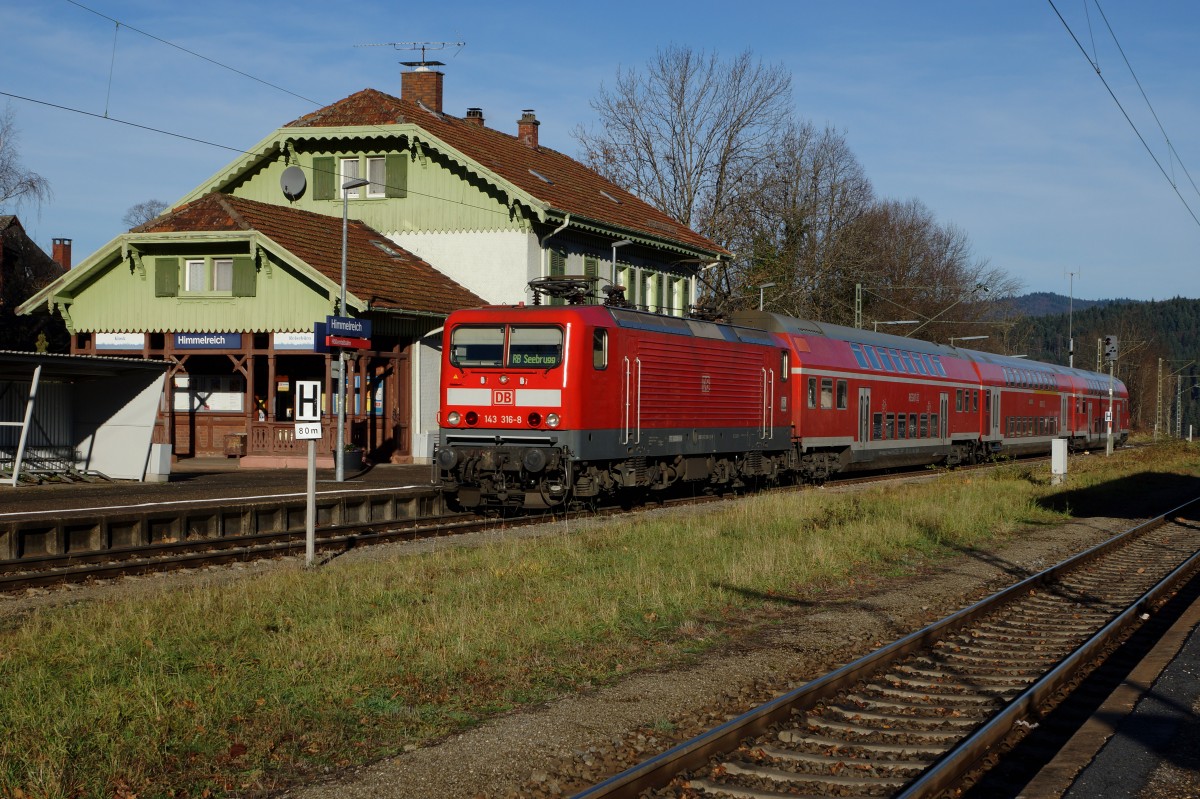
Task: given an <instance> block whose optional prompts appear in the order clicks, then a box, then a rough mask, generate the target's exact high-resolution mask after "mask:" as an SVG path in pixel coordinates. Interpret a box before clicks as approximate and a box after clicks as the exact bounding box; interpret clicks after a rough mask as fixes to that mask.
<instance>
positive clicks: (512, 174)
mask: <svg viewBox="0 0 1200 799" xmlns="http://www.w3.org/2000/svg"><path fill="white" fill-rule="evenodd" d="M404 123H411V124H414V125H418V126H420V127H421V128H424V129H425V130H427V131H428V132H429V133H431V134H433V135H434V136H436V137H437V138H438V139H440V140H441V141H443V142H445V143H446V144H448V145H449V146H451V147H453V148H455V149H456V150H458V151H459V152H461V153H463V154H464V155H466V156H467V157H468V158H471V159H473V160H474V161H475V162H476V163H478V164H479V165H480V166H481V167H483V168H484V169H487V170H490V171H492V172H493V173H495V174H496V175H498V176H500V177H502V178H503V179H505V180H507V181H508V182H509V183H511V184H513V185H514V186H516V187H517V188H519V189H521V190H522V191H524V192H526V193H528V194H529V195H531V196H533V197H535V198H537V199H538V200H540V201H541V202H543V203H546V204H547V205H549V206H550V207H551V208H553V209H554V210H557V211H559V212H561V213H570V214H571V215H572V216H576V217H583V218H585V219H590V220H592V221H594V222H599V223H602V224H606V225H609V226H613V227H616V228H619V229H626V230H629V231H632V232H636V233H641V234H644V235H645V236H647V237H650V238H654V239H659V240H666V241H668V242H674V243H676V244H682V245H684V246H685V247H687V248H688V249H694V250H700V251H701V252H705V253H713V254H722V255H726V254H728V251H727V250H725V249H723V248H721V247H720V246H718V245H717V244H716V243H715V242H713V241H710V240H709V239H707V238H705V237H704V236H701V235H700V234H699V233H696V232H695V231H694V230H691V229H690V228H688V227H687V226H685V225H682V224H680V223H679V222H677V221H676V220H675V219H673V218H672V217H670V216H668V215H667V214H665V213H663V212H662V211H660V210H658V209H657V208H654V207H653V206H651V205H650V204H648V203H646V202H645V201H643V200H641V199H640V198H638V197H636V196H634V195H633V194H630V193H629V192H627V191H625V190H624V189H621V188H620V187H618V186H617V185H616V184H615V183H613V182H611V181H609V180H607V179H605V178H603V177H601V176H600V175H599V174H597V173H596V172H594V171H592V170H591V169H589V168H588V167H586V166H584V165H583V164H581V163H579V162H578V161H576V160H575V159H573V158H571V157H570V156H567V155H564V154H562V153H560V152H558V151H556V150H552V149H550V148H548V147H541V146H539V147H537V148H531V147H528V146H526V145H525V144H523V143H522V142H521V141H520V140H519V139H518V138H517V137H516V136H511V135H509V134H507V133H502V132H500V131H498V130H493V129H492V128H488V127H484V126H483V125H478V124H475V123H473V122H468V121H466V120H464V119H461V118H459V117H454V116H450V115H449V114H445V113H440V114H439V113H435V112H433V111H431V110H429V109H427V108H425V107H423V106H421V105H418V104H417V103H414V102H409V101H407V100H402V99H400V98H399V97H393V96H392V95H390V94H385V93H383V92H381V91H378V90H376V89H364V90H363V91H360V92H357V93H355V94H352V95H350V96H349V97H347V98H345V99H343V100H339V101H338V102H336V103H333V104H332V105H329V106H326V107H325V108H321V109H319V110H317V111H314V112H312V113H311V114H307V115H305V116H302V117H300V118H299V119H297V120H294V121H293V122H289V123H288V124H287V125H285V126H284V127H297V128H299V127H351V126H360V127H372V126H374V127H383V126H388V125H395V124H404ZM539 175H541V176H544V177H545V178H547V179H549V181H551V182H546V181H545V180H543V179H542V178H541V177H539ZM605 194H608V195H609V196H607V197H606V196H605Z"/></svg>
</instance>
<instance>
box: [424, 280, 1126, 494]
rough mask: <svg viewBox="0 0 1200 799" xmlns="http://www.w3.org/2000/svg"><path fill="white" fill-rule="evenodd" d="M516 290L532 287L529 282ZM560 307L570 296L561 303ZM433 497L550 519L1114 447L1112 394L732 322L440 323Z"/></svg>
mask: <svg viewBox="0 0 1200 799" xmlns="http://www.w3.org/2000/svg"><path fill="white" fill-rule="evenodd" d="M535 282H536V281H535ZM574 296H575V298H576V299H577V300H578V299H579V298H580V297H581V296H582V295H581V294H576V295H574ZM440 394H441V407H440V412H439V428H440V430H439V440H438V444H437V446H436V448H435V452H434V458H433V469H434V478H435V482H440V484H441V486H442V489H443V491H444V492H446V494H447V495H448V496H449V497H450V498H451V499H453V500H454V501H455V502H456V503H457V504H459V505H460V506H462V507H466V508H480V509H485V508H553V507H558V506H563V505H564V504H567V503H569V502H572V501H590V500H594V499H596V498H599V497H602V496H606V495H617V494H619V493H620V492H623V491H653V490H660V489H665V488H668V487H669V486H671V485H673V484H675V483H678V482H680V481H686V482H692V483H696V484H702V485H703V486H704V487H711V488H713V489H721V488H731V487H739V486H742V485H744V484H746V483H748V482H756V481H757V482H762V481H767V482H773V481H779V480H785V479H794V480H803V481H809V482H822V481H824V480H826V479H827V478H829V477H830V476H831V475H834V474H840V473H847V472H854V471H863V470H873V469H882V468H892V467H904V466H921V465H930V464H945V465H956V464H960V463H975V462H979V461H981V460H984V459H987V458H990V457H994V456H998V455H1005V454H1013V455H1018V454H1029V453H1039V452H1049V451H1050V447H1051V442H1052V441H1053V440H1054V439H1056V438H1063V439H1066V440H1067V441H1068V442H1069V445H1070V447H1071V448H1072V449H1073V450H1076V451H1079V450H1087V449H1094V448H1099V447H1104V446H1105V445H1106V436H1107V435H1109V432H1108V425H1107V417H1106V414H1107V413H1108V412H1109V411H1110V410H1111V418H1112V432H1111V435H1112V436H1113V437H1114V441H1115V442H1116V443H1122V442H1124V441H1125V439H1126V438H1127V437H1128V435H1129V395H1128V391H1127V390H1126V387H1125V385H1124V384H1123V383H1121V382H1120V381H1119V380H1115V381H1113V383H1112V386H1111V394H1110V384H1109V376H1108V375H1104V374H1100V373H1097V372H1089V371H1085V370H1083V369H1072V368H1068V367H1064V366H1057V365H1054V364H1047V363H1038V362H1033V361H1029V360H1025V359H1023V358H1014V357H1010V356H1003V355H995V354H992V353H987V352H978V351H974V350H969V349H963V348H960V347H953V346H948V345H943V344H935V343H931V342H927V341H920V340H917V339H912V338H904V337H900V336H893V335H888V334H884V333H877V332H872V331H869V330H860V329H857V328H849V327H842V326H839V325H830V324H825V323H823V322H814V321H807V320H801V319H792V318H789V317H787V316H781V315H779V314H774V313H768V312H763V311H742V312H737V313H735V314H734V315H733V317H732V318H731V320H730V321H729V322H728V323H724V322H715V321H707V320H704V319H699V318H679V317H672V316H664V315H661V314H655V313H648V312H645V311H640V310H636V309H634V308H632V307H628V305H627V304H626V303H624V302H623V300H622V299H621V297H620V292H619V289H618V290H617V292H616V294H615V296H611V297H610V302H608V303H606V304H603V305H600V304H595V305H593V304H566V305H537V304H535V305H524V304H522V305H515V306H493V307H485V308H478V309H471V310H462V311H457V312H455V313H453V314H451V315H450V317H449V319H448V320H447V322H446V325H445V328H444V332H443V355H442V369H441V387H440Z"/></svg>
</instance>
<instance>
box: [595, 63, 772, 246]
mask: <svg viewBox="0 0 1200 799" xmlns="http://www.w3.org/2000/svg"><path fill="white" fill-rule="evenodd" d="M790 97H791V77H790V76H789V75H788V73H787V72H786V71H784V69H783V68H782V67H780V66H764V65H763V64H762V63H761V62H759V61H757V60H755V58H754V57H753V55H752V54H751V52H750V51H749V50H747V51H745V52H743V53H741V54H740V55H738V56H736V57H735V58H734V59H733V60H732V61H722V60H721V59H720V57H719V56H718V54H717V53H715V52H712V53H709V52H705V51H703V50H700V51H697V50H693V49H692V48H690V47H681V46H671V47H668V48H666V49H664V50H660V51H659V52H658V53H657V55H656V56H655V57H654V58H653V59H652V60H651V61H650V62H649V63H648V64H647V65H646V67H645V69H644V70H641V71H638V70H634V69H628V70H625V69H622V70H618V72H617V79H616V85H615V86H614V87H613V89H612V90H611V91H610V90H608V89H605V88H603V87H601V89H600V94H599V96H598V97H597V98H596V99H595V100H593V101H592V108H593V109H595V111H596V113H597V114H599V116H600V128H599V130H597V131H595V132H592V131H589V130H586V129H584V128H583V127H582V126H579V127H576V128H575V130H574V131H573V132H572V135H573V136H574V137H575V139H576V140H578V141H579V143H580V145H581V146H582V147H583V154H582V160H583V161H584V162H585V163H587V164H588V165H589V166H591V167H592V168H593V169H595V170H596V171H598V172H600V173H601V174H602V175H604V176H605V177H607V178H609V179H610V180H612V181H613V182H615V183H617V184H619V185H621V186H623V187H625V188H626V189H628V190H629V191H631V192H633V193H634V194H637V195H638V196H640V197H642V198H643V199H645V200H646V201H647V202H649V203H651V204H652V205H654V206H655V207H657V208H659V209H661V210H663V211H664V212H666V213H668V214H670V215H671V216H672V217H674V218H675V219H677V220H679V221H680V222H682V223H683V224H685V225H688V226H689V227H691V228H693V229H694V230H696V231H698V232H700V233H702V234H704V235H705V236H708V237H709V238H710V239H712V240H713V241H715V242H717V243H718V244H721V245H722V246H724V245H725V244H726V243H727V242H728V241H730V239H731V237H732V235H733V231H734V230H735V229H736V228H737V226H738V224H739V222H738V220H736V219H734V218H733V217H732V215H731V213H730V212H731V204H732V202H733V198H734V196H735V194H736V192H737V190H738V187H739V186H740V185H741V183H742V182H743V181H744V180H746V179H747V177H748V176H750V175H752V174H753V173H754V172H755V171H756V170H757V169H759V167H760V166H761V164H762V163H763V162H764V161H765V160H766V159H769V158H770V157H772V155H773V154H774V152H775V149H776V142H777V141H778V139H779V136H780V132H781V131H782V130H783V128H784V126H785V124H786V122H787V120H788V118H789V113H790V108H789V100H790Z"/></svg>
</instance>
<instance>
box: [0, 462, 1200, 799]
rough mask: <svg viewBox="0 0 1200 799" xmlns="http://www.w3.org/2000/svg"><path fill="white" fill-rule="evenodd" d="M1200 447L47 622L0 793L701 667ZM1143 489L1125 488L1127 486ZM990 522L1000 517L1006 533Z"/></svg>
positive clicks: (556, 540) (183, 771)
mask: <svg viewBox="0 0 1200 799" xmlns="http://www.w3.org/2000/svg"><path fill="white" fill-rule="evenodd" d="M1195 453H1196V450H1195V449H1192V448H1188V447H1185V446H1181V445H1176V446H1167V447H1159V448H1156V449H1155V450H1154V451H1153V452H1151V453H1143V452H1140V451H1139V452H1124V453H1121V454H1120V456H1119V457H1116V458H1111V459H1106V458H1103V457H1096V456H1092V457H1090V458H1077V459H1075V460H1074V461H1073V463H1072V470H1073V473H1072V478H1071V483H1070V484H1069V486H1068V487H1067V488H1065V489H1063V488H1052V487H1051V486H1050V485H1049V475H1048V471H1047V469H1046V467H1028V466H1015V465H1014V466H1007V467H1002V468H1000V469H998V470H995V471H993V472H991V473H989V474H987V475H985V476H982V477H977V476H971V475H967V474H961V473H950V474H947V475H944V476H943V477H942V479H940V480H937V481H935V482H933V483H930V484H922V485H907V486H900V487H883V488H875V489H869V490H864V491H859V492H853V493H849V492H848V493H835V492H831V491H804V492H793V493H777V494H771V495H763V496H757V497H752V498H749V499H746V500H743V501H739V502H735V503H728V504H724V505H720V506H709V507H708V508H706V509H704V510H702V511H698V512H691V513H686V514H680V515H665V514H647V515H642V516H635V517H630V518H628V519H626V520H623V521H618V522H615V523H612V524H606V525H597V526H594V527H588V528H587V529H584V530H582V531H573V532H570V533H569V534H562V535H553V536H548V537H543V538H537V539H520V540H506V541H502V542H497V543H495V544H492V545H488V546H484V547H479V548H470V549H456V548H448V549H441V550H438V551H436V552H435V553H433V554H428V555H422V556H420V557H397V558H394V559H389V560H382V561H367V560H364V561H361V562H358V563H354V564H345V565H342V566H339V567H336V568H323V569H319V570H313V571H303V570H276V571H272V572H270V573H268V574H266V575H265V576H259V577H256V578H252V579H246V580H242V581H236V582H232V583H230V584H227V585H224V586H222V587H221V588H220V589H219V590H216V589H207V590H194V589H193V590H175V591H167V592H163V593H161V594H160V595H158V596H157V597H156V598H149V599H146V598H143V599H140V600H139V601H137V602H124V601H122V602H111V603H104V604H80V605H77V606H74V607H67V608H59V609H55V610H49V611H43V612H39V613H37V614H35V615H34V616H32V617H30V618H28V619H26V620H25V621H24V623H23V624H22V625H20V627H19V628H18V629H12V630H8V631H5V632H3V633H0V794H3V795H5V796H29V797H69V796H131V795H132V794H133V793H137V794H138V795H139V796H142V797H147V796H203V795H206V794H205V792H209V794H212V795H220V794H225V793H230V792H238V793H245V792H255V791H258V790H262V789H264V788H269V787H272V786H273V785H277V784H280V783H283V782H289V781H293V780H296V779H302V778H303V777H304V776H305V775H307V774H311V773H314V772H319V771H321V770H323V769H326V768H329V767H335V766H345V765H350V764H354V763H361V762H365V761H369V760H372V759H375V758H378V757H380V756H383V755H386V754H388V753H393V752H396V751H398V750H400V749H401V748H403V747H404V746H405V745H409V744H415V743H419V742H422V741H426V740H429V739H431V738H435V737H437V736H440V735H445V734H447V733H450V732H452V731H454V730H458V729H462V728H463V727H465V726H469V725H471V724H473V723H476V722H477V721H479V720H480V719H483V718H486V717H487V716H489V715H491V714H494V713H497V712H500V711H504V710H507V709H510V708H514V707H518V706H522V705H526V704H528V703H533V702H538V701H544V700H546V699H548V698H552V697H554V696H556V695H561V694H563V693H564V692H571V691H575V690H579V689H580V688H582V687H586V686H590V685H594V684H596V683H599V682H604V681H609V680H612V679H614V678H615V677H618V676H619V675H621V674H623V673H625V672H628V671H630V670H632V669H638V668H644V667H648V666H656V665H664V664H669V663H671V662H675V661H678V660H680V659H683V658H686V657H688V656H689V655H690V654H692V653H694V652H696V651H697V650H698V649H703V648H704V647H706V646H709V645H712V643H714V642H715V641H717V640H719V639H720V635H721V629H722V625H723V624H724V623H725V621H726V620H730V619H738V618H742V617H743V615H744V614H746V613H747V612H750V611H753V609H755V608H756V607H759V606H761V604H762V603H763V602H764V601H769V600H770V599H771V598H772V597H777V596H779V595H793V594H799V593H803V592H806V591H811V589H812V587H813V586H814V585H822V584H829V583H831V582H836V581H839V580H844V579H845V578H847V577H848V576H850V575H856V574H864V573H874V574H887V573H889V572H893V571H895V570H903V569H905V568H907V567H908V565H909V564H911V563H912V562H914V561H915V560H918V559H920V560H924V561H928V560H929V559H931V558H936V557H940V556H942V555H944V554H948V553H952V552H954V551H955V550H957V549H960V548H966V547H971V546H974V545H977V544H979V543H981V542H983V541H985V540H987V539H989V538H992V537H995V536H1002V535H1009V534H1013V533H1014V532H1016V531H1018V530H1021V529H1027V528H1028V527H1029V526H1030V525H1037V524H1046V523H1054V522H1057V521H1060V520H1062V519H1063V518H1065V517H1066V516H1067V515H1068V514H1069V512H1070V510H1071V509H1072V508H1073V507H1076V506H1078V505H1079V504H1080V503H1087V502H1090V501H1101V500H1102V499H1103V498H1104V497H1107V496H1110V495H1111V494H1112V493H1113V492H1112V491H1111V487H1112V486H1113V485H1116V484H1118V483H1117V481H1124V483H1122V484H1127V485H1134V486H1135V485H1137V484H1138V483H1137V481H1139V480H1141V481H1151V482H1153V481H1155V480H1158V481H1161V480H1162V479H1164V476H1167V475H1174V476H1178V477H1182V476H1187V477H1188V478H1189V479H1190V478H1194V477H1195V475H1196V473H1197V466H1196V461H1197V459H1196V457H1195ZM1131 475H1132V476H1131ZM997 520H1004V521H1003V522H1000V523H998V521H997Z"/></svg>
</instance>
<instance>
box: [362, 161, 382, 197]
mask: <svg viewBox="0 0 1200 799" xmlns="http://www.w3.org/2000/svg"><path fill="white" fill-rule="evenodd" d="M367 180H369V181H371V182H370V183H368V184H367V196H368V197H384V196H386V194H387V161H386V160H385V159H384V157H383V156H382V155H372V156H368V157H367Z"/></svg>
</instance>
